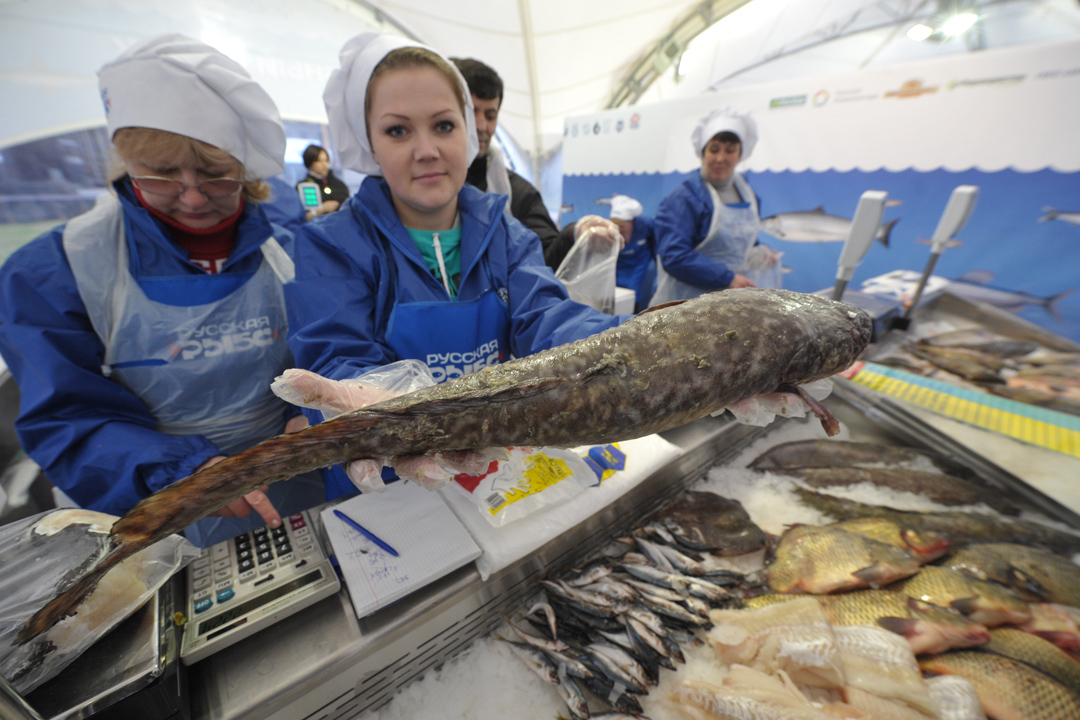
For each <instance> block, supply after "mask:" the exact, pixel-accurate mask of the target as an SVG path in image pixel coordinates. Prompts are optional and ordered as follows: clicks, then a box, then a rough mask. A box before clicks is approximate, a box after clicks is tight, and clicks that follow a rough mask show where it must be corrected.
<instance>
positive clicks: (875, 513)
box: [794, 488, 1080, 554]
mask: <svg viewBox="0 0 1080 720" xmlns="http://www.w3.org/2000/svg"><path fill="white" fill-rule="evenodd" d="M794 492H795V494H796V495H798V496H799V500H800V501H801V502H802V503H803V504H805V505H808V506H809V507H812V508H814V509H815V510H819V511H820V512H823V513H826V514H827V515H830V516H832V517H834V518H836V519H838V520H853V519H855V518H865V517H880V518H887V519H889V520H893V521H894V522H896V523H898V524H899V525H901V526H902V527H908V528H913V529H915V530H920V531H931V532H936V533H940V534H942V535H944V536H945V537H947V538H949V539H950V540H952V541H953V542H954V543H956V544H960V543H978V542H984V543H985V542H1009V543H1019V544H1021V545H1034V546H1037V547H1044V548H1046V549H1048V550H1051V551H1053V552H1056V553H1059V554H1072V553H1077V552H1080V535H1076V534H1073V533H1070V532H1065V531H1063V530H1058V529H1057V528H1053V527H1050V526H1049V525H1043V524H1042V523H1037V522H1031V521H1028V520H1021V519H1018V518H1007V517H1001V516H1000V515H984V514H982V513H975V512H918V511H914V510H896V509H895V508H891V507H885V506H882V505H867V504H865V503H860V502H856V501H854V500H848V499H846V498H840V497H835V496H833V495H826V494H824V493H816V492H813V491H811V490H805V489H803V488H795V489H794Z"/></svg>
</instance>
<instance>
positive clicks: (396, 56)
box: [364, 46, 467, 142]
mask: <svg viewBox="0 0 1080 720" xmlns="http://www.w3.org/2000/svg"><path fill="white" fill-rule="evenodd" d="M424 66H427V67H433V68H435V69H436V70H438V71H439V72H440V73H441V74H442V75H443V77H445V78H446V81H447V82H448V83H450V89H451V90H453V91H454V97H455V98H456V99H457V103H458V109H459V110H461V114H462V115H463V116H464V115H465V107H466V104H467V99H466V97H465V88H463V87H462V86H461V80H459V79H458V74H457V71H456V70H455V69H454V66H453V65H451V64H450V63H449V62H448V61H447V60H445V59H444V58H443V57H442V56H441V55H439V54H437V53H433V52H432V51H430V50H428V49H427V48H422V47H414V46H410V47H402V48H397V49H396V50H391V51H390V52H388V53H387V54H386V57H384V58H383V59H382V60H380V61H379V64H378V65H376V66H375V69H374V70H372V71H371V78H370V79H369V80H368V84H367V90H366V91H365V92H364V128H365V130H366V131H367V135H368V142H371V129H370V123H369V122H368V115H369V114H370V113H371V88H373V87H374V86H375V80H376V78H378V77H379V76H380V75H385V74H386V73H388V72H391V71H393V70H408V69H411V68H418V67H424Z"/></svg>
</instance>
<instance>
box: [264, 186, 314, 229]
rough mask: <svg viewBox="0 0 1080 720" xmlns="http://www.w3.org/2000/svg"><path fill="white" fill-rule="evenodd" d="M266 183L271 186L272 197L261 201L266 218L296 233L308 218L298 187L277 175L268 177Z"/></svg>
mask: <svg viewBox="0 0 1080 720" xmlns="http://www.w3.org/2000/svg"><path fill="white" fill-rule="evenodd" d="M266 184H267V185H269V186H270V197H269V198H267V199H266V200H264V201H262V202H260V203H259V207H261V208H262V209H263V212H265V213H266V219H267V220H269V221H270V222H271V223H272V224H274V225H280V226H281V227H283V228H285V229H286V230H288V231H289V232H291V233H295V232H296V231H297V230H299V229H300V226H301V225H303V224H304V222H305V221H306V220H307V219H308V217H307V211H305V210H304V204H303V203H302V202H300V196H299V195H297V193H296V189H295V188H294V187H293V186H292V185H290V184H289V183H288V182H286V181H285V179H284V178H282V177H279V176H277V175H275V176H274V177H268V178H266Z"/></svg>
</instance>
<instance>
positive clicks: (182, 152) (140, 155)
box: [111, 127, 270, 203]
mask: <svg viewBox="0 0 1080 720" xmlns="http://www.w3.org/2000/svg"><path fill="white" fill-rule="evenodd" d="M112 142H113V150H114V151H115V152H116V155H117V157H118V163H117V165H116V167H115V168H114V169H113V172H112V174H111V179H112V180H116V179H117V178H120V177H123V176H124V175H125V174H126V173H127V168H126V167H124V161H126V160H134V161H137V162H141V163H144V164H146V165H151V166H153V165H160V164H171V163H175V162H177V158H180V159H181V161H183V160H191V161H193V162H195V163H197V164H200V165H227V164H230V163H236V164H237V165H239V166H240V172H241V174H242V175H241V176H242V177H243V178H244V190H243V195H244V200H245V201H246V202H250V203H259V202H265V201H266V200H267V199H268V198H269V197H270V186H269V185H268V184H266V183H265V182H263V181H262V180H259V179H257V178H251V177H248V175H247V170H245V169H244V166H243V164H242V163H241V162H240V161H239V160H237V159H236V158H234V157H233V156H232V155H230V154H229V152H228V151H227V150H222V149H221V148H219V147H214V146H213V145H209V144H207V143H204V142H203V141H201V140H196V139H195V138H190V137H188V136H187V135H177V134H176V133H172V132H169V131H168V130H155V129H153V128H144V127H126V128H120V129H119V130H117V131H116V133H115V134H114V135H113V139H112Z"/></svg>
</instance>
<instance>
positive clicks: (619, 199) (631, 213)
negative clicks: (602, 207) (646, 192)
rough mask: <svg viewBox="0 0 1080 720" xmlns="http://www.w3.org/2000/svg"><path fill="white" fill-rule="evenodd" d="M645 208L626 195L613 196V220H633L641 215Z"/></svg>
mask: <svg viewBox="0 0 1080 720" xmlns="http://www.w3.org/2000/svg"><path fill="white" fill-rule="evenodd" d="M644 210H645V208H643V207H641V203H639V202H638V201H637V200H635V199H634V198H632V197H627V196H626V195H613V196H612V198H611V219H612V220H633V219H634V218H636V217H637V216H638V215H640V214H641V213H642V212H643V211H644Z"/></svg>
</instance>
